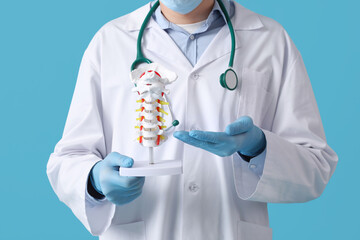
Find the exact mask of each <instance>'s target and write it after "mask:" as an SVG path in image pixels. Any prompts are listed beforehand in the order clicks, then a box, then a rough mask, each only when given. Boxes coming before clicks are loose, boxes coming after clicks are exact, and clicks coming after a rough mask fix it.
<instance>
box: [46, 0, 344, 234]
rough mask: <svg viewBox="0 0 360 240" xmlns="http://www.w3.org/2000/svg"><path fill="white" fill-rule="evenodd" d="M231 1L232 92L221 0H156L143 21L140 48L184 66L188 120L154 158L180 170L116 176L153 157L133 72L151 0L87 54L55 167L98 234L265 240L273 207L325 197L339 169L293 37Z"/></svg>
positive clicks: (99, 37) (177, 103)
mask: <svg viewBox="0 0 360 240" xmlns="http://www.w3.org/2000/svg"><path fill="white" fill-rule="evenodd" d="M222 2H223V4H224V6H225V8H226V10H227V12H228V13H229V16H230V18H231V22H232V25H233V28H234V34H235V39H236V45H235V49H234V50H235V51H234V59H233V60H234V64H233V68H232V69H233V70H234V72H236V74H237V76H238V82H239V84H238V86H237V87H236V88H235V89H234V90H232V91H231V90H228V89H226V88H223V85H221V84H220V83H219V76H220V75H221V74H222V73H223V72H224V70H225V69H226V68H227V66H228V62H229V58H230V55H231V52H232V51H231V44H230V43H231V36H230V33H229V28H228V26H227V24H226V15H225V14H224V12H223V11H221V8H220V6H221V5H219V4H220V3H219V2H218V1H215V0H203V1H201V0H183V1H174V0H163V1H160V7H159V8H157V9H156V11H155V13H153V14H152V16H151V18H150V19H149V22H148V24H147V26H146V28H145V30H144V36H143V39H142V46H141V48H142V51H143V53H144V55H145V56H146V57H147V58H149V59H151V60H152V61H153V62H156V63H159V64H161V65H163V66H165V67H166V68H168V69H171V70H172V71H174V72H176V74H177V75H178V79H177V81H175V82H174V83H172V84H171V85H169V87H168V88H169V89H170V92H171V95H170V96H169V98H170V99H171V104H172V108H173V112H174V114H175V117H176V119H178V120H179V121H180V125H179V126H178V127H177V129H176V131H175V132H174V133H173V135H174V137H171V136H170V137H169V140H168V141H167V142H166V143H165V144H164V145H162V146H160V147H158V148H156V149H155V152H154V154H155V157H154V158H155V159H157V160H169V159H182V161H183V174H182V175H176V176H161V177H147V178H146V179H145V178H144V177H121V176H119V174H118V171H119V167H131V166H132V164H133V162H134V161H136V160H140V159H144V148H143V147H142V146H141V145H139V144H137V143H134V142H133V137H132V136H133V129H134V120H135V118H136V113H135V111H134V109H136V106H137V105H136V97H137V96H136V95H135V94H134V93H132V92H131V89H132V87H133V85H132V83H131V82H130V80H129V77H128V76H129V69H130V67H131V65H132V63H133V61H134V58H135V56H136V40H137V36H138V34H139V30H140V28H141V24H142V22H143V20H144V18H145V16H146V15H147V13H148V12H149V10H150V8H151V6H153V5H154V4H155V2H151V3H149V4H146V5H145V6H143V7H141V8H139V9H137V10H136V11H134V12H132V13H130V14H128V15H125V16H122V17H120V18H117V19H115V20H113V21H110V22H109V23H107V24H105V25H104V26H103V27H102V28H101V29H100V30H99V31H98V32H97V33H96V35H95V36H94V38H93V39H92V41H91V42H90V44H89V46H88V48H87V50H86V51H85V53H84V56H83V59H82V62H81V66H80V70H79V75H78V79H77V83H76V87H75V92H74V95H73V99H72V103H71V106H70V110H69V114H68V118H67V121H66V126H65V130H64V133H63V137H62V139H61V140H60V141H59V142H58V144H57V145H56V147H55V150H54V152H53V153H52V154H51V156H50V159H49V162H48V166H47V174H48V177H49V180H50V183H51V185H52V187H53V189H54V191H55V192H56V194H57V195H58V197H59V199H60V200H61V201H63V202H64V203H65V204H66V205H68V206H69V207H70V208H71V210H72V211H73V213H74V214H75V215H76V217H78V218H79V220H80V221H81V222H82V223H83V224H84V226H85V227H86V228H87V229H88V230H89V231H90V233H91V234H93V235H99V236H100V239H104V240H111V239H136V240H144V239H148V240H149V239H150V240H169V239H171V240H180V239H181V240H183V239H184V240H185V239H196V240H202V239H204V240H205V239H206V240H219V239H225V240H227V239H229V240H231V239H242V240H250V239H251V240H260V239H261V240H268V239H271V238H272V230H271V229H270V228H269V217H268V211H267V203H268V202H277V203H288V202H305V201H310V200H312V199H315V198H317V197H319V196H320V195H321V193H322V192H323V190H324V188H325V186H326V184H327V183H328V181H329V179H330V177H331V176H332V174H333V172H334V170H335V167H336V164H337V160H338V159H337V155H336V154H335V152H334V151H333V150H332V149H331V148H330V147H329V146H328V145H327V143H326V139H325V134H324V130H323V126H322V123H321V118H320V115H319V111H318V107H317V104H316V101H315V97H314V94H313V91H312V87H311V84H310V80H309V78H308V75H307V73H306V69H305V65H304V63H303V60H302V57H301V55H300V53H299V51H298V50H297V48H296V47H295V45H294V43H293V42H292V41H291V39H290V37H289V36H288V34H287V33H286V31H285V30H284V29H283V27H282V26H281V25H280V24H279V23H277V22H276V21H274V20H272V19H270V18H267V17H265V16H261V15H259V14H256V13H254V12H252V11H250V10H248V9H246V8H244V7H243V6H241V5H240V4H238V3H237V2H234V1H228V0H223V1H222Z"/></svg>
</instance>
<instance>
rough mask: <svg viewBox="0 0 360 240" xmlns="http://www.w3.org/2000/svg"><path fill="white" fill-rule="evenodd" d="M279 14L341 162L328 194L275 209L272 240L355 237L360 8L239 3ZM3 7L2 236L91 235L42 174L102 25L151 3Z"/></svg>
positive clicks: (351, 4)
mask: <svg viewBox="0 0 360 240" xmlns="http://www.w3.org/2000/svg"><path fill="white" fill-rule="evenodd" d="M238 1H239V2H240V3H241V4H242V5H244V6H245V7H247V8H249V9H251V10H253V11H255V12H257V13H260V14H262V15H266V16H268V17H271V18H274V19H275V20H277V21H278V22H280V23H281V24H282V25H283V26H284V27H285V29H286V30H287V31H288V33H289V34H290V36H291V38H292V39H293V41H294V42H295V44H296V45H297V47H298V49H299V50H300V52H301V53H302V56H303V58H304V61H305V64H306V67H307V70H308V74H309V76H310V79H311V82H312V86H313V89H314V92H315V96H316V99H317V102H318V106H319V109H320V113H321V116H322V120H323V124H324V128H325V132H326V136H327V140H328V143H329V145H330V146H331V147H332V148H333V149H334V150H335V151H336V152H337V153H338V155H339V159H340V160H339V164H338V166H337V169H336V171H335V174H334V176H333V178H332V179H331V181H330V183H329V184H328V186H327V188H326V189H325V192H324V193H323V195H322V196H321V197H320V198H318V199H316V200H314V201H311V202H308V203H303V204H270V205H269V210H270V225H271V227H272V228H273V231H274V239H279V240H280V239H286V240H288V239H292V240H303V239H354V236H358V229H359V227H360V221H359V220H358V219H359V216H358V215H359V214H360V205H359V204H358V202H357V201H358V199H359V196H360V191H359V187H358V182H359V181H358V177H357V175H358V172H359V168H360V161H359V157H358V155H357V147H358V143H359V141H358V135H359V124H358V118H359V117H360V108H359V106H360V97H359V87H360V81H359V80H360V72H359V69H360V64H359V63H360V62H359V58H358V56H359V55H360V48H359V43H360V31H359V29H360V26H359V24H360V21H359V13H358V11H359V8H360V2H359V1H357V0H343V1H334V0H302V1H289V0H272V1H269V0H257V1H256V0H253V1H251V0H238ZM123 2H124V1H121V0H116V1H115V0H102V1H93V0H87V1H84V0H76V1H70V0H62V1H45V0H33V1H25V0H17V1H16V0H13V1H1V2H0V27H1V28H0V79H1V87H0V104H1V118H0V121H1V125H0V126H1V132H0V134H1V135H0V136H1V137H0V141H1V144H0V146H1V147H0V148H1V155H0V156H1V167H0V169H1V170H0V172H1V173H0V186H1V188H0V192H1V199H0V203H1V204H0V210H1V212H0V213H1V218H0V238H1V239H6V240H10V239H52V240H57V239H65V238H67V239H77V240H82V239H95V237H92V236H91V235H90V234H89V233H88V232H87V231H86V229H85V228H84V227H83V226H82V224H81V223H80V222H79V221H78V220H77V219H76V218H75V217H74V215H73V214H72V212H71V211H70V210H69V209H68V208H67V207H66V206H65V205H64V204H63V203H61V202H60V201H59V200H58V199H57V197H56V195H55V194H54V192H53V191H52V189H51V187H50V184H49V182H48V179H47V176H46V163H47V160H48V157H49V154H50V153H51V152H52V151H53V148H54V146H55V144H56V142H57V141H58V140H59V139H60V137H61V134H62V131H63V128H64V124H65V119H66V116H67V112H68V108H69V105H70V101H71V97H72V93H73V90H74V86H75V81H76V77H77V71H78V68H79V64H80V60H81V57H82V54H83V52H84V50H85V48H86V47H87V45H88V43H89V41H90V40H91V38H92V36H93V35H94V34H95V32H96V31H97V30H98V29H99V28H100V27H101V26H102V25H103V24H105V23H106V22H108V21H109V20H112V19H114V18H117V17H119V16H121V15H124V14H125V13H128V12H130V11H133V10H134V9H136V8H138V7H140V6H142V5H143V4H145V3H146V2H148V1H145V0H142V1H139V0H138V1H128V2H129V3H126V4H124V3H123Z"/></svg>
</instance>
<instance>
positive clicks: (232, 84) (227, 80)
mask: <svg viewBox="0 0 360 240" xmlns="http://www.w3.org/2000/svg"><path fill="white" fill-rule="evenodd" d="M217 2H218V3H219V5H220V8H221V11H222V12H223V13H224V15H225V18H226V22H227V24H228V26H229V31H230V35H231V54H230V60H229V67H228V69H227V70H226V71H225V72H224V73H222V74H221V75H220V85H221V86H222V87H223V88H226V89H228V90H231V91H232V90H235V89H236V87H237V86H238V85H241V82H240V83H239V80H238V77H237V75H236V73H235V71H234V70H233V65H234V55H235V33H234V28H233V26H232V24H231V20H230V16H229V14H228V12H227V10H226V8H225V6H224V4H223V3H222V1H221V0H217ZM159 5H160V2H159V1H156V3H155V4H154V5H153V6H152V7H151V9H150V11H149V13H148V14H147V15H146V17H145V19H144V22H143V23H142V25H141V28H140V32H139V35H138V38H137V55H136V59H135V61H134V62H133V64H132V65H131V71H133V70H134V69H135V68H136V66H137V65H138V64H141V63H151V60H150V59H148V58H146V57H144V55H143V53H142V51H141V40H142V37H143V34H144V30H145V28H146V26H147V24H148V22H149V20H150V17H151V16H152V14H153V13H154V12H155V10H156V9H157V8H158V7H159Z"/></svg>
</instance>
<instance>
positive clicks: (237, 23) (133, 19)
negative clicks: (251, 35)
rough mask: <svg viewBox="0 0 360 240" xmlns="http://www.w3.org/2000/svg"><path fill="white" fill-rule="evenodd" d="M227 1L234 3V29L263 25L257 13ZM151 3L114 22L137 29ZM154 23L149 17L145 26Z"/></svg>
mask: <svg viewBox="0 0 360 240" xmlns="http://www.w3.org/2000/svg"><path fill="white" fill-rule="evenodd" d="M229 1H230V3H231V5H234V10H233V13H230V14H232V15H233V17H232V18H231V22H232V24H233V26H234V30H235V31H248V30H255V29H260V28H262V27H264V24H263V23H262V21H261V18H260V17H261V16H260V15H259V14H257V13H254V12H253V11H251V10H249V9H247V8H245V7H243V6H242V5H240V4H239V3H238V2H235V1H233V0H226V1H224V4H225V3H226V2H229ZM151 3H152V2H149V3H147V4H146V5H144V6H143V7H141V8H139V9H137V10H135V11H134V12H132V13H131V14H129V17H120V18H118V19H117V20H116V22H115V23H116V24H117V25H118V27H119V28H120V29H124V30H127V31H139V30H140V28H141V25H142V24H143V19H144V18H145V16H146V14H147V13H148V12H149V10H150V7H151ZM225 6H226V5H225ZM235 13H236V14H235ZM161 15H162V14H161ZM153 16H154V15H153ZM139 19H142V20H139ZM154 25H157V27H159V24H158V23H157V22H156V21H155V19H154V18H150V21H149V24H148V25H147V26H146V27H145V28H152V27H154ZM160 29H161V28H160Z"/></svg>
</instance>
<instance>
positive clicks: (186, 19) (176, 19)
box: [160, 0, 215, 24]
mask: <svg viewBox="0 0 360 240" xmlns="http://www.w3.org/2000/svg"><path fill="white" fill-rule="evenodd" d="M214 3H215V0H203V1H202V2H201V3H200V5H199V6H197V7H196V8H195V9H194V10H193V11H191V12H189V13H187V14H181V13H178V12H175V11H173V10H171V9H170V8H167V7H166V6H165V5H164V4H163V3H162V2H161V1H160V8H161V12H162V14H163V15H164V17H165V18H166V19H167V20H168V21H169V22H172V23H175V24H191V23H196V22H201V21H204V20H206V19H207V18H208V16H209V14H210V12H211V10H212V9H213V7H214Z"/></svg>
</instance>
